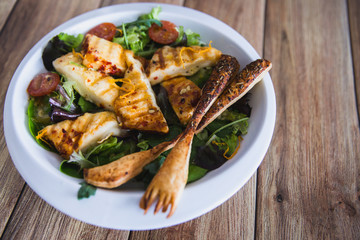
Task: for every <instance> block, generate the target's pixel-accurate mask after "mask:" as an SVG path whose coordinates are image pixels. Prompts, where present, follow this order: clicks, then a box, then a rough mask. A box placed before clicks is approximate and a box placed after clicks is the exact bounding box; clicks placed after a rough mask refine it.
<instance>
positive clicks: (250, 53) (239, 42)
mask: <svg viewBox="0 0 360 240" xmlns="http://www.w3.org/2000/svg"><path fill="white" fill-rule="evenodd" d="M158 5H161V7H162V12H161V14H160V18H161V19H164V20H170V21H172V22H174V23H175V24H177V25H183V26H184V27H185V29H187V28H190V29H191V30H193V31H194V32H198V33H200V34H201V37H202V40H204V41H205V42H209V41H210V40H212V41H213V43H212V46H213V47H215V48H218V49H220V50H222V51H223V53H227V54H231V55H233V56H235V57H237V59H238V61H239V62H240V64H241V68H242V67H244V66H245V65H246V64H248V63H250V62H251V61H253V60H255V59H257V58H259V55H258V54H257V53H256V51H255V50H254V49H253V47H252V46H251V45H250V44H249V43H248V42H247V41H246V40H245V39H244V38H243V37H242V36H241V35H240V34H239V33H238V32H236V31H235V30H233V29H232V28H230V27H229V26H227V25H226V24H224V23H223V22H221V21H219V20H217V19H215V18H213V17H211V16H209V15H206V14H204V13H201V12H199V11H196V10H193V9H189V8H184V7H179V6H175V5H166V4H151V3H138V4H136V3H135V4H122V5H115V6H109V7H105V8H101V9H97V10H94V11H91V12H88V13H85V14H82V15H80V16H78V17H75V18H73V19H71V20H69V21H67V22H65V23H63V24H61V25H60V26H58V27H57V28H55V29H54V30H52V31H51V32H50V33H48V34H47V35H46V36H44V37H43V38H42V39H41V40H40V41H39V42H38V43H37V44H36V45H35V46H34V47H33V48H32V49H31V50H30V51H29V53H28V54H27V55H26V56H25V58H24V59H23V61H22V62H21V64H20V65H19V67H18V68H17V70H16V72H15V74H14V76H13V78H12V80H11V82H10V86H9V89H8V92H7V96H6V101H5V109H4V130H5V138H6V142H7V146H8V149H9V152H10V155H11V157H12V160H13V162H14V164H15V166H16V168H17V169H18V171H19V172H20V174H21V176H22V177H23V178H24V179H25V181H26V182H27V184H28V185H29V186H30V187H31V188H32V189H33V190H34V191H35V192H36V193H37V194H38V195H39V196H40V197H41V198H42V199H44V200H45V201H46V202H48V203H49V204H50V205H52V206H53V207H55V208H56V209H58V210H59V211H61V212H63V213H65V214H67V215H69V216H71V217H73V218H76V219H79V220H81V221H84V222H87V223H89V224H93V225H98V226H101V227H106V228H113V229H122V230H145V229H155V228H162V227H167V226H172V225H176V224H179V223H182V222H185V221H188V220H191V219H193V218H196V217H198V216H200V215H202V214H204V213H206V212H208V211H210V210H212V209H214V208H215V207H217V206H218V205H220V204H222V203H223V202H224V201H226V200H227V199H229V198H230V197H231V196H232V195H233V194H235V193H236V192H237V191H238V190H239V189H240V188H241V187H242V186H243V185H244V184H245V183H246V182H247V181H248V180H249V178H250V177H251V176H252V175H253V174H254V172H255V171H256V169H257V168H258V166H259V165H260V163H261V161H262V159H263V158H264V156H265V153H266V151H267V149H268V146H269V144H270V141H271V137H272V134H273V130H274V125H275V112H276V106H275V105H276V104H275V93H274V89H273V85H272V82H271V78H270V76H269V74H267V75H266V76H265V78H264V79H263V81H261V82H260V83H259V84H257V85H256V86H255V87H254V88H253V89H252V90H251V92H252V98H251V101H250V105H251V106H252V107H253V110H252V115H251V118H250V127H249V129H248V134H247V135H246V136H245V137H244V140H243V142H242V144H241V148H240V150H239V151H238V153H237V154H236V155H235V157H234V158H233V159H231V160H229V161H228V162H227V163H225V164H224V165H223V166H221V167H220V168H218V169H216V170H214V171H212V172H210V173H208V174H207V175H206V176H205V177H204V178H202V179H201V180H199V181H197V182H195V183H192V184H189V185H188V186H186V188H185V191H184V193H183V196H182V199H181V201H180V203H179V205H178V208H177V210H176V212H175V214H174V215H173V216H172V217H171V218H169V219H167V218H166V216H167V214H163V213H158V214H157V215H153V213H152V212H153V207H152V209H150V211H149V212H148V214H146V215H144V212H143V210H142V209H140V207H139V200H140V198H141V196H142V194H143V191H139V190H103V189H98V190H97V192H96V195H95V196H92V197H90V198H89V199H83V200H78V199H77V191H78V189H79V187H80V185H79V182H81V180H79V179H75V178H72V177H69V176H67V175H64V174H62V173H61V172H60V171H59V170H58V168H59V165H60V162H61V158H60V157H59V156H58V155H56V154H54V153H50V152H48V151H46V150H44V149H43V148H41V147H40V146H39V145H38V144H37V143H36V142H35V141H34V139H32V137H31V135H30V133H29V130H28V126H27V120H26V119H27V117H26V108H27V101H28V96H27V94H26V88H27V86H28V84H29V82H30V80H31V79H32V78H33V77H34V76H35V75H36V74H37V73H39V72H45V71H46V70H45V68H44V67H43V64H42V60H41V53H42V50H43V48H44V47H45V45H46V43H47V42H48V41H49V40H50V39H51V38H52V37H53V36H55V35H57V34H58V33H60V32H66V33H69V34H78V33H85V32H86V31H87V30H89V29H90V28H92V27H93V26H95V25H97V24H99V23H101V22H113V23H115V24H116V25H120V24H121V23H123V22H129V21H133V20H135V19H136V18H137V17H138V16H139V15H140V14H143V13H148V12H149V11H150V10H151V8H152V7H155V6H158ZM234 207H235V206H234Z"/></svg>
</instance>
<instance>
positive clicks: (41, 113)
mask: <svg viewBox="0 0 360 240" xmlns="http://www.w3.org/2000/svg"><path fill="white" fill-rule="evenodd" d="M50 111H51V107H50V104H49V97H47V96H45V97H37V98H34V97H31V98H30V100H29V105H28V108H27V116H28V126H29V131H30V134H31V136H32V137H33V138H34V139H35V141H36V142H37V143H38V144H39V145H40V146H41V147H43V148H44V149H46V150H49V151H53V148H52V147H50V146H49V145H48V144H47V143H45V142H44V141H42V140H41V139H37V138H36V136H37V135H38V132H39V131H40V130H41V129H43V128H44V127H46V126H47V125H50V124H51V119H50V117H49V113H50Z"/></svg>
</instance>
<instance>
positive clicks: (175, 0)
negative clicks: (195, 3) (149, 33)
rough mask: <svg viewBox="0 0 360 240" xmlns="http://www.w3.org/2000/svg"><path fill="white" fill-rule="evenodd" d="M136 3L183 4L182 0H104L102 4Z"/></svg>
mask: <svg viewBox="0 0 360 240" xmlns="http://www.w3.org/2000/svg"><path fill="white" fill-rule="evenodd" d="M132 2H133V3H136V2H144V3H146V2H149V3H153V2H155V3H156V2H157V3H159V4H160V3H166V4H176V5H183V3H184V0H145V1H144V0H131V1H127V0H104V1H103V4H102V6H109V5H114V4H122V3H132Z"/></svg>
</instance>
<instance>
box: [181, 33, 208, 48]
mask: <svg viewBox="0 0 360 240" xmlns="http://www.w3.org/2000/svg"><path fill="white" fill-rule="evenodd" d="M185 34H186V38H187V45H188V46H195V45H196V46H199V45H203V44H204V43H203V42H201V40H200V34H198V33H195V32H193V31H191V30H190V29H186V31H185Z"/></svg>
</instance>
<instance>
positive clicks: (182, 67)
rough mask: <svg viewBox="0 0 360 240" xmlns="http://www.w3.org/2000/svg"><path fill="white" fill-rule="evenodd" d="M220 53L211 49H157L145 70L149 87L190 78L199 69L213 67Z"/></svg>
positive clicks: (195, 47)
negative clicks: (172, 79) (171, 80)
mask: <svg viewBox="0 0 360 240" xmlns="http://www.w3.org/2000/svg"><path fill="white" fill-rule="evenodd" d="M220 56H221V51H219V50H217V49H215V48H212V47H199V46H192V47H176V48H173V47H169V46H164V47H162V48H160V49H158V50H157V51H156V52H155V53H154V55H153V57H152V58H151V60H150V62H149V65H148V66H147V68H146V74H147V76H148V78H149V81H150V83H151V85H156V84H158V83H161V82H162V81H164V80H168V79H171V78H174V77H178V76H191V75H193V74H195V73H196V72H197V71H198V70H199V69H201V68H204V67H209V66H214V65H215V64H216V63H217V62H218V60H219V59H220Z"/></svg>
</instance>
